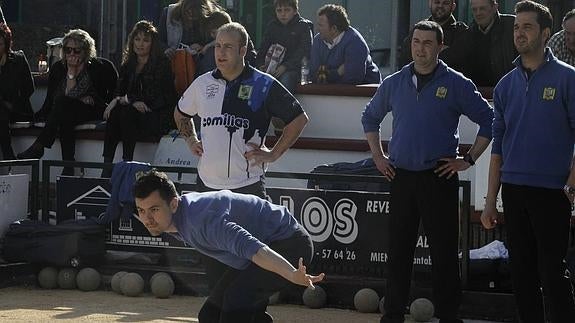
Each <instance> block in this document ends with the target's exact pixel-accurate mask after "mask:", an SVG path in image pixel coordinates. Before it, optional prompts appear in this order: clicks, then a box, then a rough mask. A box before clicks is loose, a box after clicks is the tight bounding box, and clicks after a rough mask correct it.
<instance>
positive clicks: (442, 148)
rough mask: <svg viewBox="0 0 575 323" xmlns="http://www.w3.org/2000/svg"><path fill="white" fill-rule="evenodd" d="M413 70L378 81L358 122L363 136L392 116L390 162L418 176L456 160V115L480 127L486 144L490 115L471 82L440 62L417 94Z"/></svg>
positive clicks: (489, 134) (407, 69) (491, 115)
mask: <svg viewBox="0 0 575 323" xmlns="http://www.w3.org/2000/svg"><path fill="white" fill-rule="evenodd" d="M412 65H413V62H412V63H411V64H409V65H406V66H404V67H403V68H402V69H401V70H400V71H398V72H396V73H394V74H392V75H390V76H388V77H386V78H385V79H384V80H383V83H382V84H381V85H380V86H379V88H378V89H377V92H376V93H375V95H374V96H373V98H372V99H371V101H370V102H369V103H368V104H367V106H366V107H365V110H364V111H363V116H362V118H361V122H362V124H363V130H364V131H365V132H366V133H367V132H379V127H380V123H381V121H382V120H383V118H384V117H385V115H386V114H387V113H388V112H391V113H392V115H393V123H392V126H393V129H392V137H391V140H390V142H389V155H390V157H389V158H390V160H391V163H392V165H393V166H394V167H398V168H401V169H405V170H410V171H420V170H426V169H432V168H434V167H435V166H436V165H437V161H438V160H439V159H441V158H449V157H451V158H453V157H456V156H457V149H458V144H459V132H458V125H459V117H460V116H461V115H465V116H467V117H468V118H469V119H470V120H471V121H473V122H475V123H477V124H478V125H479V131H478V132H477V136H481V137H485V138H487V139H491V123H492V121H493V110H492V109H491V107H490V106H489V104H488V103H487V101H486V100H485V99H484V98H483V97H482V96H481V94H480V93H479V92H478V91H477V88H476V87H475V85H474V84H473V82H471V80H469V79H468V78H466V77H464V76H463V75H462V74H461V73H459V72H457V71H455V70H453V69H451V68H449V67H447V65H445V63H443V61H441V60H439V63H438V66H437V68H436V70H435V72H434V74H433V76H432V78H431V80H430V81H429V82H428V83H427V84H426V85H425V86H424V87H423V88H422V89H421V91H420V92H418V91H417V88H416V86H415V84H414V82H413V77H414V75H413V72H412Z"/></svg>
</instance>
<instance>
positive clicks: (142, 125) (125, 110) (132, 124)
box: [102, 105, 161, 162]
mask: <svg viewBox="0 0 575 323" xmlns="http://www.w3.org/2000/svg"><path fill="white" fill-rule="evenodd" d="M160 134H161V117H160V113H158V112H156V111H151V112H147V113H140V112H138V110H136V108H134V107H133V106H132V105H118V106H116V107H115V108H114V109H112V112H111V114H110V117H109V118H108V120H107V121H106V134H105V138H104V153H103V154H102V155H103V156H104V160H106V161H109V162H112V160H113V159H114V155H115V153H116V147H117V146H118V143H119V142H120V141H121V142H122V159H123V160H125V161H130V160H134V150H135V149H136V142H137V140H138V138H139V137H141V136H153V135H160Z"/></svg>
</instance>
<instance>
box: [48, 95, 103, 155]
mask: <svg viewBox="0 0 575 323" xmlns="http://www.w3.org/2000/svg"><path fill="white" fill-rule="evenodd" d="M103 113H104V111H103V110H102V109H101V108H100V107H95V106H92V105H88V104H85V103H84V102H82V101H80V100H78V99H74V98H70V97H67V96H59V97H57V98H56V100H55V102H54V105H53V106H52V109H51V111H50V114H49V115H48V119H47V120H46V125H45V126H44V129H43V130H42V132H41V133H40V135H39V136H38V139H37V140H38V141H39V142H40V143H41V144H42V145H43V146H44V147H46V148H50V147H52V145H53V144H54V141H55V140H56V137H58V136H59V138H60V146H61V147H62V160H74V155H75V153H76V132H75V130H74V127H76V126H77V125H78V124H81V123H83V122H87V121H92V120H101V119H102V114H103Z"/></svg>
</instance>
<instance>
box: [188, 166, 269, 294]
mask: <svg viewBox="0 0 575 323" xmlns="http://www.w3.org/2000/svg"><path fill="white" fill-rule="evenodd" d="M196 191H197V192H212V191H217V190H216V189H213V188H211V187H207V186H206V184H204V182H203V181H202V179H201V178H200V176H198V177H197V179H196ZM231 191H232V192H235V193H241V194H251V195H255V196H258V197H261V198H263V199H265V198H266V189H265V186H264V181H263V179H262V180H261V181H259V182H256V183H254V184H251V185H248V186H244V187H239V188H236V189H233V190H231ZM201 258H202V263H203V264H204V269H205V270H206V276H207V277H208V287H209V289H210V290H212V289H213V288H214V287H215V286H216V283H217V282H218V281H219V280H220V278H221V277H222V275H223V274H224V272H225V271H226V270H227V269H228V268H229V267H228V266H226V265H224V264H222V263H221V262H219V261H218V260H216V259H214V258H212V257H208V256H205V255H202V257H201Z"/></svg>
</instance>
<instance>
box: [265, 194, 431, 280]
mask: <svg viewBox="0 0 575 323" xmlns="http://www.w3.org/2000/svg"><path fill="white" fill-rule="evenodd" d="M267 192H268V195H269V196H270V198H271V200H272V201H273V202H274V203H276V204H280V205H283V206H285V207H287V208H288V209H289V210H290V211H291V212H292V214H294V216H295V217H296V219H297V220H298V221H299V222H300V223H301V224H302V225H303V226H304V227H305V229H306V230H307V231H308V232H309V233H310V235H311V237H312V240H313V242H314V253H315V255H314V261H313V265H312V267H313V269H315V270H314V271H323V272H326V273H331V274H341V275H357V276H364V277H382V276H383V275H384V274H385V271H386V266H385V264H386V263H387V261H388V260H389V258H388V241H387V232H388V230H389V215H390V212H389V197H390V195H389V193H368V192H356V191H330V190H312V189H284V188H268V189H267ZM414 265H415V266H414V269H415V270H416V271H429V270H430V269H431V267H430V266H431V258H430V254H429V246H428V244H427V238H426V237H425V236H424V235H423V234H422V231H421V230H420V235H419V236H418V239H417V244H416V250H415V256H414Z"/></svg>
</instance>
